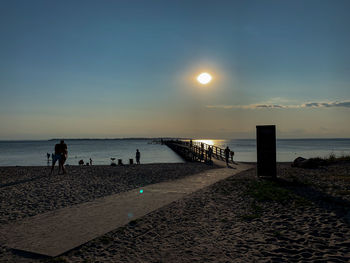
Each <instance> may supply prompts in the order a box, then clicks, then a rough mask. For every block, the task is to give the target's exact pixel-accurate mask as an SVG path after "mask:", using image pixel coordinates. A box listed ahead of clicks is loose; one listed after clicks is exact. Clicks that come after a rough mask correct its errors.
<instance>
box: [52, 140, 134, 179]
mask: <svg viewBox="0 0 350 263" xmlns="http://www.w3.org/2000/svg"><path fill="white" fill-rule="evenodd" d="M51 157H52V166H51V172H50V174H52V173H53V170H54V168H55V164H56V162H57V161H58V174H61V171H62V174H66V173H67V170H66V168H65V167H64V164H65V162H66V160H67V157H68V146H67V144H65V143H64V140H61V141H60V143H57V144H56V145H55V153H52V155H51ZM135 158H136V163H137V164H140V159H141V153H140V151H139V149H136V156H135ZM49 160H50V154H49V153H47V162H48V163H49ZM88 164H89V165H90V166H91V165H92V159H91V158H90V160H89V163H88ZM79 165H84V161H83V160H80V161H79Z"/></svg>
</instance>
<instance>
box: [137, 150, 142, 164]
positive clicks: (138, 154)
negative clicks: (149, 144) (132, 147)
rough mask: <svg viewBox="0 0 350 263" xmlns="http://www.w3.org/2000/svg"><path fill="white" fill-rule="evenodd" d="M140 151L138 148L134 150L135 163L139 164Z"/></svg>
mask: <svg viewBox="0 0 350 263" xmlns="http://www.w3.org/2000/svg"><path fill="white" fill-rule="evenodd" d="M140 158H141V153H140V151H139V149H137V150H136V163H137V164H140Z"/></svg>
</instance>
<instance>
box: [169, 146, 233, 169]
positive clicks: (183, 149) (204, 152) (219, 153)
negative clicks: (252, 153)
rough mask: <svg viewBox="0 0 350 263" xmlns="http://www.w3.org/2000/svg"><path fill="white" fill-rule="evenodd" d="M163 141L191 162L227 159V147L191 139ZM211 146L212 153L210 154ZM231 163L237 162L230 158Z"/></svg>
mask: <svg viewBox="0 0 350 263" xmlns="http://www.w3.org/2000/svg"><path fill="white" fill-rule="evenodd" d="M162 143H163V144H165V145H166V146H168V147H169V148H170V149H172V150H173V151H174V152H176V153H177V154H178V155H180V156H181V157H182V158H183V159H184V160H186V161H189V162H204V163H211V159H212V158H215V159H217V160H221V161H226V158H225V149H222V148H220V147H217V146H214V145H209V144H206V143H203V142H193V141H191V140H162ZM209 147H211V149H212V154H211V156H210V154H209ZM229 163H233V164H234V163H235V162H234V161H233V158H229Z"/></svg>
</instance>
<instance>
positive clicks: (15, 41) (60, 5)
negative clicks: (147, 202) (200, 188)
mask: <svg viewBox="0 0 350 263" xmlns="http://www.w3.org/2000/svg"><path fill="white" fill-rule="evenodd" d="M0 3H1V7H0V35H1V41H0V90H1V97H0V123H1V128H0V139H46V138H52V137H65V138H68V137H69V138H73V137H74V138H79V137H99V138H104V137H157V136H186V137H200V138H247V137H254V132H255V125H257V124H276V125H277V129H278V136H279V137H285V138H298V137H350V121H349V116H350V115H349V114H350V48H349V47H350V16H349V13H350V1H346V0H344V1H340V0H329V1H325V0H307V1H306V0H304V1H296V0H293V1H279V0H274V1H265V0H260V1H234V0H231V1H220V0H218V1H199V0H198V1H191V0H186V1H166V0H162V1H152V0H148V1H132V0H129V1H127V0H125V1H122V0H119V1H35V0H34V1H16V0H11V1H10V0H8V1H4V0H1V1H0ZM202 71H206V72H209V73H210V74H212V75H213V81H212V82H211V83H210V84H209V85H207V86H202V85H200V84H199V83H197V82H196V81H195V78H196V76H197V75H198V74H199V73H200V72H202ZM310 103H313V104H310Z"/></svg>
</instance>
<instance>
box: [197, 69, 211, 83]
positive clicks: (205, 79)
mask: <svg viewBox="0 0 350 263" xmlns="http://www.w3.org/2000/svg"><path fill="white" fill-rule="evenodd" d="M211 79H212V77H211V75H210V74H209V73H206V72H203V73H201V74H199V76H198V77H197V80H198V82H199V83H201V84H208V83H209V82H210V81H211Z"/></svg>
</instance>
